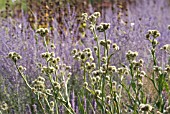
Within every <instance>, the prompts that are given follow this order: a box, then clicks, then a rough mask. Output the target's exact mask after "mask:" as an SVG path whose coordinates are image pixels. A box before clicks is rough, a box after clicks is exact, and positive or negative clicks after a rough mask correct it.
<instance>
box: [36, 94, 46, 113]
mask: <svg viewBox="0 0 170 114" xmlns="http://www.w3.org/2000/svg"><path fill="white" fill-rule="evenodd" d="M38 102H39V104H40V107H41V109H42V110H43V113H44V114H47V113H46V112H45V109H44V107H43V105H42V103H41V101H40V98H39V93H38Z"/></svg>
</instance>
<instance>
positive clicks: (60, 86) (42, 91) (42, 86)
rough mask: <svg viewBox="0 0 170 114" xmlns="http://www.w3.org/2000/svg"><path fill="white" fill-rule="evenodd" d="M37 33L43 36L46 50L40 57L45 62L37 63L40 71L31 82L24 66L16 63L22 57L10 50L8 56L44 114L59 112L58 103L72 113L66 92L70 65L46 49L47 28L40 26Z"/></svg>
mask: <svg viewBox="0 0 170 114" xmlns="http://www.w3.org/2000/svg"><path fill="white" fill-rule="evenodd" d="M37 33H38V34H40V35H41V36H42V37H44V44H45V47H46V52H44V53H42V54H41V57H42V59H44V61H45V63H46V64H45V65H43V64H41V63H39V69H40V70H41V73H40V74H39V76H37V78H36V79H35V80H34V81H33V82H32V83H31V84H30V83H28V81H27V79H26V75H25V74H24V70H26V68H25V67H23V66H22V65H18V61H19V60H20V59H22V57H21V56H20V55H19V54H18V53H16V52H10V53H9V55H8V57H9V58H10V59H11V60H12V61H13V62H14V64H15V66H16V68H17V70H18V72H19V74H20V75H21V77H22V79H23V80H24V82H25V84H26V85H27V87H28V88H29V89H30V90H31V91H32V92H33V93H34V94H35V96H36V98H37V100H38V103H39V105H40V107H41V110H42V112H43V113H44V114H49V113H51V114H54V113H55V114H59V106H60V105H62V106H64V107H65V109H66V111H67V112H69V113H72V114H74V113H75V112H74V110H73V109H72V107H71V104H70V99H69V93H68V81H69V79H70V77H71V75H72V74H71V72H69V71H70V69H71V66H67V65H66V64H64V63H63V62H62V61H61V60H60V57H55V53H54V52H49V51H48V47H47V44H46V35H47V34H48V29H47V28H41V29H39V30H37ZM46 79H48V81H46Z"/></svg>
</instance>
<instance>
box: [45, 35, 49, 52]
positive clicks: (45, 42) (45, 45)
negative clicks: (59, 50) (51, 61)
mask: <svg viewBox="0 0 170 114" xmlns="http://www.w3.org/2000/svg"><path fill="white" fill-rule="evenodd" d="M44 45H45V48H46V51H47V52H49V51H48V47H47V42H46V37H45V36H44Z"/></svg>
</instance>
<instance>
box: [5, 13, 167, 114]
mask: <svg viewBox="0 0 170 114" xmlns="http://www.w3.org/2000/svg"><path fill="white" fill-rule="evenodd" d="M98 17H100V13H99V12H95V13H94V14H92V15H90V16H88V14H86V13H84V14H82V19H83V23H85V24H87V25H89V30H90V31H91V33H92V34H93V36H94V41H95V43H96V46H94V47H93V49H92V48H85V49H82V50H80V49H73V50H72V52H71V54H72V55H73V58H74V59H75V60H77V61H79V62H80V65H81V70H82V77H83V85H80V88H79V90H80V91H79V92H78V93H77V96H76V97H77V102H78V103H77V102H76V104H78V105H76V106H73V103H72V104H71V102H70V101H72V100H70V97H69V96H70V93H69V89H68V88H69V86H70V85H68V82H69V79H70V77H71V75H72V72H70V69H71V66H67V65H66V64H64V63H63V62H62V61H61V60H60V57H56V56H55V53H54V52H49V50H48V47H47V43H46V35H47V34H48V29H46V28H45V29H44V28H41V29H39V30H38V31H37V33H39V34H40V35H41V37H44V44H45V47H46V52H44V53H42V54H41V57H42V59H43V60H44V61H45V64H40V63H39V69H40V70H41V73H40V74H39V75H38V76H37V78H36V79H35V80H34V81H33V82H32V83H31V84H30V83H29V82H28V81H27V79H26V77H27V76H26V75H25V74H24V70H26V68H25V67H23V66H21V65H19V64H18V61H19V60H20V59H22V57H21V56H20V55H19V54H18V53H16V52H10V53H9V55H8V57H9V58H10V59H11V60H12V61H13V62H14V64H15V66H16V68H17V70H18V72H19V74H20V75H21V77H22V78H23V80H24V82H25V84H26V85H27V87H28V88H29V89H30V91H31V92H33V93H34V94H35V96H36V98H37V101H38V102H39V106H40V107H41V111H42V112H43V113H44V114H49V113H50V114H54V113H55V114H58V113H59V109H62V108H60V107H61V106H63V107H64V111H65V113H66V112H68V113H70V114H75V113H78V112H79V113H81V114H89V113H101V114H122V113H133V114H140V113H167V114H168V113H169V112H170V111H169V109H170V108H169V107H170V106H169V105H170V104H169V101H168V98H167V96H168V97H169V87H168V83H167V80H169V79H168V78H167V77H168V76H169V72H170V66H169V65H167V66H166V68H165V69H163V68H162V67H159V62H158V61H157V57H156V53H155V52H156V49H157V45H158V41H157V37H159V36H160V33H159V31H157V30H149V31H148V34H147V35H146V38H147V40H148V41H149V42H150V43H151V49H150V52H151V55H152V58H153V69H151V71H150V72H152V76H150V75H148V74H147V73H145V71H144V70H143V69H144V66H143V64H144V60H142V59H138V58H137V57H138V52H136V51H131V50H129V51H128V52H127V53H126V59H127V61H128V64H127V65H124V64H122V67H119V68H116V66H114V63H111V61H110V60H111V58H112V57H113V55H114V54H115V53H116V52H117V51H118V50H119V46H118V45H117V44H116V43H113V42H112V41H111V40H109V39H108V38H107V36H106V31H107V30H108V29H109V28H110V24H109V23H100V24H99V25H97V18H98ZM99 33H101V34H104V35H103V36H104V37H103V38H100V37H99ZM162 49H165V50H166V49H168V48H167V46H166V45H165V46H163V47H162ZM80 75H81V74H80ZM127 78H129V79H130V80H128V79H127ZM146 78H147V79H149V80H150V81H151V82H152V84H153V86H154V89H155V90H156V92H157V99H154V101H149V100H147V95H146V93H145V91H144V85H143V80H144V79H146ZM73 90H74V89H73ZM73 94H74V93H73ZM72 96H73V97H74V95H72ZM73 107H74V108H73ZM38 108H39V107H38Z"/></svg>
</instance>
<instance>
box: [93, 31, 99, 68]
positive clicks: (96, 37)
mask: <svg viewBox="0 0 170 114" xmlns="http://www.w3.org/2000/svg"><path fill="white" fill-rule="evenodd" d="M93 35H94V39H95V41H96V42H97V48H98V50H97V59H98V68H99V69H100V44H99V40H98V36H97V34H96V31H95V29H93Z"/></svg>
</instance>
